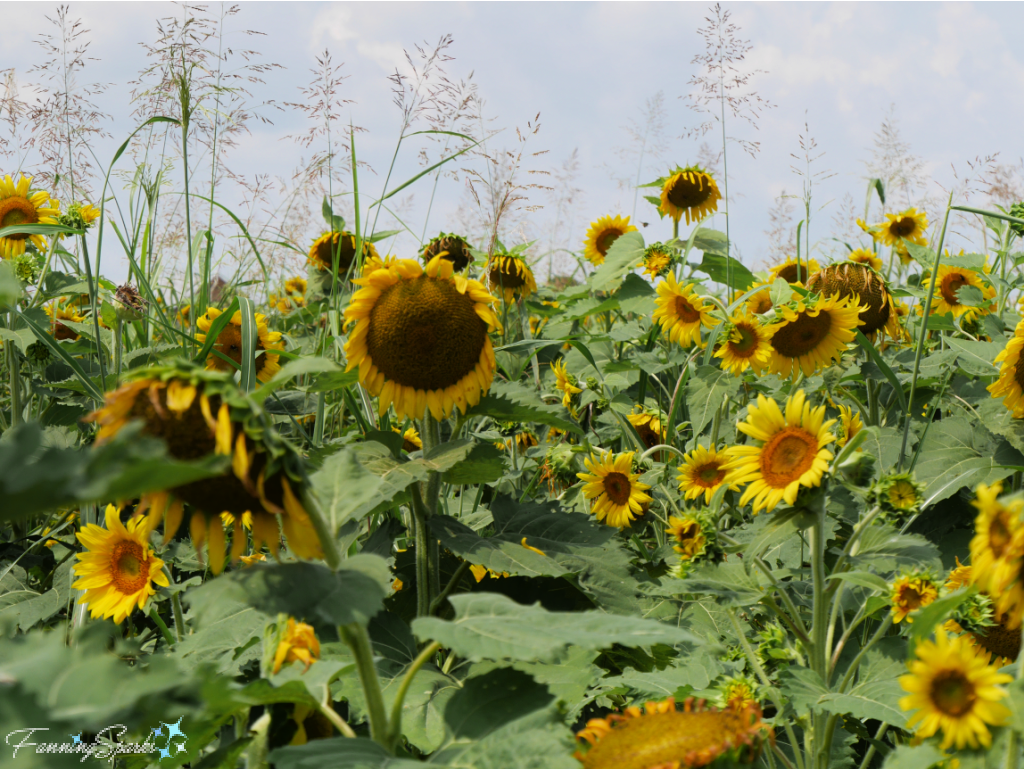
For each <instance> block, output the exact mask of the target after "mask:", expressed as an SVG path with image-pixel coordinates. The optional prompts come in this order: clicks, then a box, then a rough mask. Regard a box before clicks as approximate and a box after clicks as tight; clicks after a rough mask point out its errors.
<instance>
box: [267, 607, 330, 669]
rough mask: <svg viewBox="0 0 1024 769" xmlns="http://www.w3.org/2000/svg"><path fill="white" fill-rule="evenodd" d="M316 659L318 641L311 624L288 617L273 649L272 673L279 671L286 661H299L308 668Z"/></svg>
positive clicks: (318, 656) (318, 646) (318, 655)
mask: <svg viewBox="0 0 1024 769" xmlns="http://www.w3.org/2000/svg"><path fill="white" fill-rule="evenodd" d="M318 659H320V641H318V640H317V637H316V632H315V631H314V630H313V626H312V625H307V624H306V623H305V622H296V621H295V618H294V617H289V618H288V624H287V625H286V626H285V628H284V632H283V633H282V634H281V639H280V640H279V641H278V643H277V649H276V650H275V651H274V674H275V675H276V674H277V673H279V672H280V671H281V667H282V666H283V665H284V664H285V663H286V662H301V663H302V664H303V665H305V666H306V670H309V666H310V665H312V664H313V663H314V662H316V661H317V660H318Z"/></svg>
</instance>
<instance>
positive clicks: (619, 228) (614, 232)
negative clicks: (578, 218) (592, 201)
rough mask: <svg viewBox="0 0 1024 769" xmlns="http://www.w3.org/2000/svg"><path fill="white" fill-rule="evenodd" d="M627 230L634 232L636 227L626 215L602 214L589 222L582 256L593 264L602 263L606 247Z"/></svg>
mask: <svg viewBox="0 0 1024 769" xmlns="http://www.w3.org/2000/svg"><path fill="white" fill-rule="evenodd" d="M627 232H636V227H634V226H633V225H631V224H630V223H629V217H628V216H602V217H601V218H600V219H598V220H597V221H596V222H591V223H590V229H589V230H587V239H586V242H585V243H584V244H583V256H584V258H586V260H587V261H588V262H590V263H591V264H593V265H595V266H596V265H599V264H604V258H605V257H606V256H607V255H608V249H610V248H611V247H612V243H614V242H615V241H616V240H618V239H619V238H620V237H622V236H623V235H625V234H626V233H627Z"/></svg>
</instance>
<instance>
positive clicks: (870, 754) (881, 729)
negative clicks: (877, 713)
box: [858, 721, 889, 769]
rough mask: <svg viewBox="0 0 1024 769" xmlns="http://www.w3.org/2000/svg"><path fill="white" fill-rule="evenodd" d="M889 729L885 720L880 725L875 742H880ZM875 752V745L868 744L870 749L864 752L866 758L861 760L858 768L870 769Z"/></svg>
mask: <svg viewBox="0 0 1024 769" xmlns="http://www.w3.org/2000/svg"><path fill="white" fill-rule="evenodd" d="M887 731H889V724H887V723H885V721H883V722H882V723H880V724H879V725H878V731H876V732H875V742H880V741H881V739H882V738H883V737H884V736H885V733H886V732H887ZM875 752H876V751H875V746H874V745H873V744H872V745H868V749H867V751H866V752H865V753H864V760H863V761H861V762H860V767H859V768H858V769H868V767H869V766H871V759H872V758H874V757H875Z"/></svg>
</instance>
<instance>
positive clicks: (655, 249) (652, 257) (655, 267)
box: [633, 227, 673, 280]
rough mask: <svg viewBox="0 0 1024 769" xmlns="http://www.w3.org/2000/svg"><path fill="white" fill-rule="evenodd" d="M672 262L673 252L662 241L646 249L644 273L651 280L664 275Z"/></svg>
mask: <svg viewBox="0 0 1024 769" xmlns="http://www.w3.org/2000/svg"><path fill="white" fill-rule="evenodd" d="M633 229H636V228H635V227H634V228H633ZM672 261H673V254H672V250H671V249H670V248H669V247H668V246H666V245H665V244H664V243H662V242H660V241H659V242H657V243H652V244H651V245H649V246H648V247H647V248H645V249H644V261H643V265H644V272H646V273H647V274H648V275H649V276H650V277H651V280H654V279H655V278H658V277H660V276H662V275H664V274H665V272H666V271H667V270H668V268H669V267H671V266H672Z"/></svg>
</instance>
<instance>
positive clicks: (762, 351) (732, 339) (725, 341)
mask: <svg viewBox="0 0 1024 769" xmlns="http://www.w3.org/2000/svg"><path fill="white" fill-rule="evenodd" d="M766 293H767V292H766ZM768 303H769V305H770V304H771V300H770V299H769V302H768ZM773 333H775V332H774V331H773V330H772V328H771V327H770V326H767V325H765V324H764V323H762V322H761V320H760V318H758V317H757V316H756V315H752V314H751V312H750V310H749V305H748V306H747V307H745V308H744V309H743V310H741V311H737V312H736V313H734V314H733V316H732V317H731V318H729V323H728V325H727V326H726V327H725V328H724V329H723V330H722V332H721V333H720V334H719V336H718V339H719V345H718V349H717V350H716V351H715V357H716V358H721V359H722V368H723V369H725V370H726V371H731V372H732V373H733V374H735V375H736V376H740V375H741V374H742V373H743V372H745V371H747V370H750V371H753V372H754V373H755V374H759V373H761V371H763V370H764V369H765V367H767V365H768V361H769V360H771V355H772V345H771V339H772V334H773Z"/></svg>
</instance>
